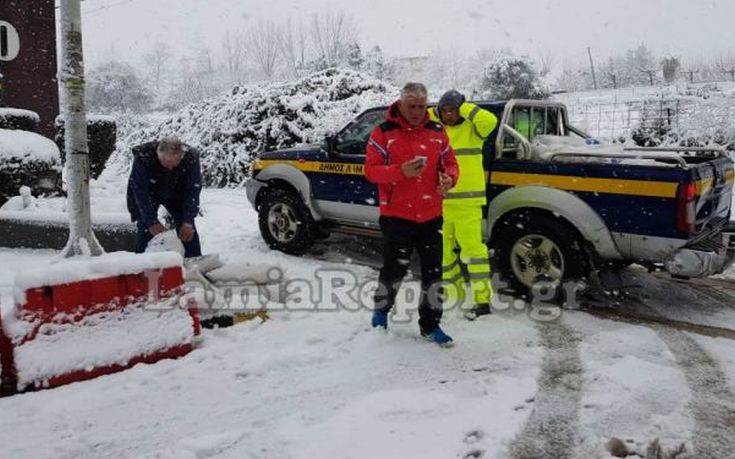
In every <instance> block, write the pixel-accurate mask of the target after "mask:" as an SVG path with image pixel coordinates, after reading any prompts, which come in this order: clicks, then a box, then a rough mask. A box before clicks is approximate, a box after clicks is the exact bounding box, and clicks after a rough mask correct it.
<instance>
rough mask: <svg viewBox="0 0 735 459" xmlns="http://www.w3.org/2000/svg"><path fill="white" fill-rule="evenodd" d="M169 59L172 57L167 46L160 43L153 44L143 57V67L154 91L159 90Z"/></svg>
mask: <svg viewBox="0 0 735 459" xmlns="http://www.w3.org/2000/svg"><path fill="white" fill-rule="evenodd" d="M171 57H172V55H171V51H169V49H168V45H166V44H165V43H163V42H160V41H159V42H156V43H154V44H153V46H152V47H151V49H150V51H148V52H147V53H145V54H144V55H143V65H144V66H145V68H146V70H147V72H148V75H149V78H148V80H149V81H150V82H151V83H152V84H153V87H154V88H155V89H156V91H158V90H159V89H160V88H161V82H162V81H161V80H162V79H163V77H164V70H165V69H166V65H167V64H168V63H169V61H170V60H171Z"/></svg>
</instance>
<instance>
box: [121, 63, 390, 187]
mask: <svg viewBox="0 0 735 459" xmlns="http://www.w3.org/2000/svg"><path fill="white" fill-rule="evenodd" d="M397 94H398V90H397V89H396V88H395V87H393V86H391V85H389V84H387V83H385V82H383V81H380V80H377V79H375V78H373V77H370V76H368V75H365V74H362V73H359V72H356V71H353V70H347V69H328V70H324V71H321V72H317V73H314V74H311V75H309V76H307V77H304V78H302V79H299V80H296V81H292V82H286V83H269V84H258V85H249V86H236V87H234V88H232V90H231V91H230V92H229V93H227V94H223V95H220V96H218V97H214V98H211V99H207V100H205V101H202V102H199V103H195V104H192V105H189V106H188V107H186V108H184V109H182V110H180V111H178V112H176V113H175V114H173V115H171V116H168V117H167V118H165V119H164V120H162V121H159V122H156V123H155V124H154V125H153V126H151V127H148V128H143V129H136V130H135V131H133V132H130V133H127V134H124V137H123V138H122V139H121V141H120V142H118V148H117V150H116V151H115V153H114V154H113V156H112V157H111V159H110V161H108V166H107V167H108V168H109V169H110V170H114V171H115V173H116V174H118V175H125V174H126V173H127V171H129V167H130V165H131V164H132V156H131V148H132V147H133V146H135V145H137V144H140V143H143V142H147V141H149V140H152V139H157V138H162V137H165V136H172V135H175V136H178V137H180V138H181V139H182V140H183V141H184V142H186V143H188V144H190V145H192V146H194V147H196V148H198V149H199V151H200V153H201V163H202V171H203V174H204V180H205V183H206V184H207V185H208V186H237V185H240V184H242V183H243V182H244V181H245V179H247V178H248V176H249V173H250V163H251V162H252V160H253V158H255V157H256V156H257V154H258V153H260V152H263V151H268V150H274V149H279V148H288V147H292V146H295V145H299V144H305V143H318V142H321V141H323V140H324V137H325V136H326V135H327V134H328V133H330V132H333V131H335V130H336V129H338V128H340V127H341V126H343V125H344V124H345V123H346V122H348V121H349V120H350V119H352V118H353V117H354V116H355V115H357V114H358V113H360V112H362V111H364V110H365V109H367V108H370V107H373V106H376V105H383V104H387V103H388V102H390V101H391V100H392V99H393V98H395V97H396V96H397Z"/></svg>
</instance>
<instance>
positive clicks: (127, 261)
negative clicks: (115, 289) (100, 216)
mask: <svg viewBox="0 0 735 459" xmlns="http://www.w3.org/2000/svg"><path fill="white" fill-rule="evenodd" d="M182 264H183V258H182V257H181V255H179V254H177V253H174V252H159V253H147V254H134V253H129V252H112V253H106V254H103V255H100V256H97V257H75V258H69V259H59V260H57V262H56V263H53V264H51V265H50V266H48V267H45V268H42V267H36V268H34V269H33V270H28V271H21V272H18V273H17V274H16V275H15V281H14V285H15V295H16V297H15V300H16V302H18V303H20V304H23V303H24V302H25V291H26V290H28V289H32V288H38V287H46V286H49V285H59V284H70V283H72V282H79V281H83V280H92V279H102V278H105V277H111V276H118V275H123V274H136V273H141V272H144V271H149V270H160V269H165V268H170V267H177V266H181V265H182Z"/></svg>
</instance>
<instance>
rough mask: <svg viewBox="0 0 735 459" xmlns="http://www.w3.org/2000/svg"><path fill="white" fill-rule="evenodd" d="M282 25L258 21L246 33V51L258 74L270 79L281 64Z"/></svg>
mask: <svg viewBox="0 0 735 459" xmlns="http://www.w3.org/2000/svg"><path fill="white" fill-rule="evenodd" d="M281 31H282V27H281V26H280V25H278V24H276V23H274V22H271V21H266V22H260V23H258V25H257V27H254V28H252V29H250V32H249V33H248V34H247V38H246V43H247V53H248V56H249V58H250V60H251V61H252V63H253V64H254V65H255V68H256V69H257V71H258V74H259V76H261V77H262V78H263V79H265V80H272V79H273V77H275V76H276V73H277V72H278V68H279V66H280V64H281V42H282V39H281V35H282V32H281Z"/></svg>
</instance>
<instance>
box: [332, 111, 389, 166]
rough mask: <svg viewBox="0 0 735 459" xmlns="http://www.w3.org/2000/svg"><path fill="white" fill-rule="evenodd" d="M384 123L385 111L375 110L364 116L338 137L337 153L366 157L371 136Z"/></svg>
mask: <svg viewBox="0 0 735 459" xmlns="http://www.w3.org/2000/svg"><path fill="white" fill-rule="evenodd" d="M383 121H385V110H374V111H371V112H368V113H365V114H364V115H362V116H361V117H360V118H358V119H357V120H355V121H354V122H353V123H352V124H350V125H348V126H347V127H346V128H345V129H343V130H342V132H340V133H339V134H338V135H337V142H336V148H337V152H338V153H339V154H343V155H365V146H366V145H367V142H368V139H369V138H370V134H371V133H372V132H373V129H374V128H375V126H377V125H378V124H380V123H382V122H383Z"/></svg>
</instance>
